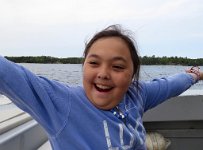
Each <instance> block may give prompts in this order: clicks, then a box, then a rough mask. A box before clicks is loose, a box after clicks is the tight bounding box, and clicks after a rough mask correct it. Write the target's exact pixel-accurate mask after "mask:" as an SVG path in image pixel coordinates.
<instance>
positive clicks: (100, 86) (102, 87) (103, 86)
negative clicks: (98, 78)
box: [96, 84, 111, 90]
mask: <svg viewBox="0 0 203 150" xmlns="http://www.w3.org/2000/svg"><path fill="white" fill-rule="evenodd" d="M96 86H97V87H98V88H100V89H102V90H108V89H111V87H110V86H105V85H101V84H96Z"/></svg>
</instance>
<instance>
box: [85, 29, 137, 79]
mask: <svg viewBox="0 0 203 150" xmlns="http://www.w3.org/2000/svg"><path fill="white" fill-rule="evenodd" d="M107 37H119V38H121V39H122V40H123V41H124V42H125V43H126V44H127V46H128V48H129V50H130V54H131V58H132V61H133V77H132V78H133V79H134V80H138V79H139V72H140V59H139V56H138V52H137V46H135V45H136V42H135V40H134V39H133V37H131V36H130V31H128V30H123V29H122V28H121V26H120V25H111V26H109V27H107V28H105V29H104V30H102V31H100V32H98V33H96V34H95V35H94V36H93V38H92V39H91V40H90V41H89V42H88V43H86V46H85V50H84V53H83V56H84V61H85V59H86V57H87V55H88V52H89V49H90V48H91V46H92V45H93V44H94V42H96V41H97V40H99V39H101V38H107Z"/></svg>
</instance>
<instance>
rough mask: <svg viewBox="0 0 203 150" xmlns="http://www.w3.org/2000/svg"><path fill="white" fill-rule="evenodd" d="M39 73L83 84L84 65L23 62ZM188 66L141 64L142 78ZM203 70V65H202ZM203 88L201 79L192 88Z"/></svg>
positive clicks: (178, 70)
mask: <svg viewBox="0 0 203 150" xmlns="http://www.w3.org/2000/svg"><path fill="white" fill-rule="evenodd" d="M21 65H23V66H25V67H27V68H28V69H30V70H31V71H32V72H34V73H35V74H37V75H40V76H45V77H47V78H49V79H54V80H57V81H60V82H63V83H67V84H71V85H81V84H82V65H80V64H21ZM186 68H190V67H188V66H173V65H168V66H166V65H158V66H157V65H150V66H145V65H144V66H141V70H140V79H141V80H152V79H154V78H160V77H164V76H169V75H173V74H175V73H181V72H184V71H185V69H186ZM200 68H201V70H203V66H201V67H200ZM190 89H191V90H192V89H203V82H202V81H200V82H199V83H197V84H196V85H194V86H193V87H191V88H190Z"/></svg>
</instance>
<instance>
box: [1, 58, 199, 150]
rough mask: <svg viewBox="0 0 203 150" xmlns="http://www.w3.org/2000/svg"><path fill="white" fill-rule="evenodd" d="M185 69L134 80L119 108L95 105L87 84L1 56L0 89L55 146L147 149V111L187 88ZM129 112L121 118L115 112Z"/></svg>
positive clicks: (63, 148) (189, 82) (66, 149)
mask: <svg viewBox="0 0 203 150" xmlns="http://www.w3.org/2000/svg"><path fill="white" fill-rule="evenodd" d="M194 82H195V81H194V79H193V78H192V76H191V75H189V74H186V73H181V74H176V75H174V76H170V77H167V78H161V79H154V80H152V81H149V82H139V90H137V86H136V83H132V84H131V86H130V87H129V89H128V91H127V92H126V94H125V95H124V97H123V100H122V101H121V102H120V103H119V105H118V107H117V108H118V109H117V110H118V111H117V112H116V109H115V111H114V112H112V111H110V110H101V109H98V108H96V107H95V106H94V105H93V104H92V103H91V102H90V101H89V100H88V98H87V96H86V94H85V91H84V89H83V87H81V86H78V87H70V86H68V85H65V84H62V83H59V82H56V81H52V80H49V79H47V78H44V77H41V76H37V75H35V74H33V73H32V72H30V71H29V70H27V69H26V68H24V67H22V66H20V65H18V64H15V63H12V62H10V61H8V60H6V59H5V58H3V57H0V93H1V94H4V95H6V96H7V97H9V98H10V99H11V100H12V101H13V103H15V104H16V105H17V106H18V107H19V108H21V109H22V110H24V111H25V112H27V113H29V114H30V115H31V116H32V117H33V118H34V119H35V120H36V121H37V122H38V123H39V124H40V125H41V126H42V127H43V128H44V129H45V131H46V132H47V134H48V138H49V141H50V143H51V146H52V149H53V150H145V149H146V146H145V135H146V131H145V128H144V127H143V122H142V116H143V113H144V112H145V111H147V110H149V109H151V108H153V107H155V106H157V105H158V104H160V103H162V102H163V101H165V100H166V99H169V98H171V97H174V96H177V95H179V94H181V93H182V92H184V91H185V90H187V89H188V88H189V87H190V86H191V85H192V84H194ZM119 112H122V114H126V117H125V118H123V119H122V118H119V117H117V116H116V115H115V113H117V114H118V113H119Z"/></svg>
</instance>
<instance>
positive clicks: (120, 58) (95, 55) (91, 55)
mask: <svg viewBox="0 0 203 150" xmlns="http://www.w3.org/2000/svg"><path fill="white" fill-rule="evenodd" d="M91 57H94V58H100V57H99V56H98V55H97V54H90V55H89V56H88V58H91ZM112 60H113V61H123V62H127V60H126V59H125V58H124V57H122V56H115V57H113V58H112Z"/></svg>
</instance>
